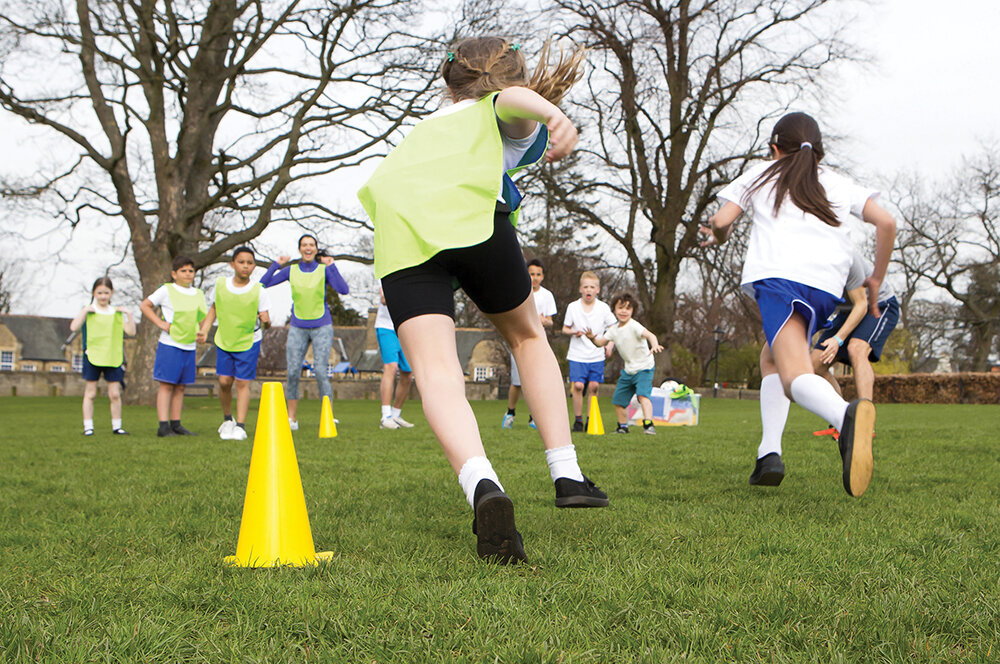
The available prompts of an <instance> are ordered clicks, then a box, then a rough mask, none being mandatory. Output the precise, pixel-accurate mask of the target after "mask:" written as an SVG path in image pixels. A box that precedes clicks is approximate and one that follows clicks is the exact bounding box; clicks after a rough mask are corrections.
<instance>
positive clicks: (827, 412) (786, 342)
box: [771, 312, 847, 424]
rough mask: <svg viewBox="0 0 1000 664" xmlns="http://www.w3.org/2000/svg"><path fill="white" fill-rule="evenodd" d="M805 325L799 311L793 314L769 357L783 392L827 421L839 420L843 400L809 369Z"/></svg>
mask: <svg viewBox="0 0 1000 664" xmlns="http://www.w3.org/2000/svg"><path fill="white" fill-rule="evenodd" d="M806 330H808V324H807V323H806V319H805V318H804V317H803V316H802V314H799V313H797V312H796V313H794V314H792V316H791V317H790V318H789V319H788V322H786V323H785V325H784V327H782V328H781V331H779V332H778V334H777V335H776V336H775V337H774V341H773V342H772V344H771V356H772V357H773V358H774V365H775V367H776V368H777V370H778V375H779V376H780V377H781V385H782V387H783V388H784V391H785V395H786V396H788V397H790V398H791V399H794V400H795V402H796V403H797V404H799V405H800V406H802V407H803V408H805V409H806V410H808V411H809V412H811V413H813V414H815V415H819V416H820V417H822V418H823V419H825V420H826V421H827V422H830V423H833V424H839V423H842V422H843V420H844V413H845V412H846V411H847V402H846V401H844V400H843V399H842V398H841V397H840V395H839V394H837V393H836V391H834V389H833V387H831V386H830V384H829V383H828V382H826V381H825V380H824V379H823V378H821V377H820V376H817V375H816V374H815V373H814V372H813V366H812V362H811V361H810V359H809V340H808V339H807V336H806Z"/></svg>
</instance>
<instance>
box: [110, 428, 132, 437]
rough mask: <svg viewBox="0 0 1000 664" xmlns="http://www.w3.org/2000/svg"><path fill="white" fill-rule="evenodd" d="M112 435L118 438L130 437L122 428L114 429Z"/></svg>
mask: <svg viewBox="0 0 1000 664" xmlns="http://www.w3.org/2000/svg"><path fill="white" fill-rule="evenodd" d="M111 433H113V434H114V435H116V436H128V435H129V432H128V431H125V429H122V428H121V427H118V428H117V429H112V430H111Z"/></svg>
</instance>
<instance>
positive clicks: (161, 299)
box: [148, 284, 198, 350]
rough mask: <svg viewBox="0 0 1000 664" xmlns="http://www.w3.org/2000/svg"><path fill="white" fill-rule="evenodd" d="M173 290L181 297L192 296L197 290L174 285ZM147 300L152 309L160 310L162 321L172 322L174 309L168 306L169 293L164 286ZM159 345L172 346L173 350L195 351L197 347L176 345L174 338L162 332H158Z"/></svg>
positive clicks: (192, 287)
mask: <svg viewBox="0 0 1000 664" xmlns="http://www.w3.org/2000/svg"><path fill="white" fill-rule="evenodd" d="M174 288H176V289H177V290H178V292H180V293H182V294H183V295H194V294H195V293H196V292H197V291H198V289H197V288H195V287H194V286H188V287H187V288H184V287H183V286H178V285H177V284H174ZM148 299H149V301H150V302H152V303H153V306H154V307H159V308H160V315H161V316H162V317H163V320H165V321H167V322H168V323H173V322H174V308H173V307H172V306H170V291H168V290H167V285H166V284H163V285H162V286H160V287H159V288H157V289H156V290H155V291H153V294H152V295H150V296H149V298H148ZM160 343H161V344H163V345H164V346H173V347H174V348H180V349H181V350H195V349H196V348H197V347H198V344H197V343H195V342H192V343H189V344H182V343H178V342H177V341H174V338H173V337H171V336H170V333H169V332H164V331H163V330H160Z"/></svg>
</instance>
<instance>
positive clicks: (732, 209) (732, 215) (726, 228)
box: [698, 201, 743, 247]
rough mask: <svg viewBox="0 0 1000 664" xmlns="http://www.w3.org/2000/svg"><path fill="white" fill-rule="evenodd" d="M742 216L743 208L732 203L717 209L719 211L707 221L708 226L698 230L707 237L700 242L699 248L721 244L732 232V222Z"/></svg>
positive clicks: (729, 202)
mask: <svg viewBox="0 0 1000 664" xmlns="http://www.w3.org/2000/svg"><path fill="white" fill-rule="evenodd" d="M741 214H743V208H741V207H740V206H739V205H737V204H736V203H733V202H732V201H726V204H725V205H723V206H722V207H721V208H719V211H718V212H716V213H715V214H714V215H712V218H711V219H709V220H708V226H702V227H701V228H700V229H698V230H699V231H700V232H701V234H702V235H706V236H707V237H706V238H705V239H704V240H703V241H702V243H701V246H703V247H711V246H712V245H715V244H722V243H723V242H725V241H726V240H728V239H729V234H730V233H732V232H733V222H735V221H736V220H737V219H739V217H740V215H741Z"/></svg>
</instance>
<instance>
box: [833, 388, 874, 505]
mask: <svg viewBox="0 0 1000 664" xmlns="http://www.w3.org/2000/svg"><path fill="white" fill-rule="evenodd" d="M874 432H875V404H873V403H872V402H871V401H870V400H868V399H855V400H854V401H852V402H851V403H850V404H848V406H847V412H846V413H845V414H844V423H843V424H842V425H841V427H840V438H839V439H838V440H837V444H838V445H839V446H840V458H841V459H843V461H844V491H846V492H847V493H848V494H849V495H851V496H854V497H855V498H857V497H858V496H860V495H861V494H863V493H864V492H865V490H867V489H868V485H869V484H870V483H871V481H872V468H873V467H874V466H875V460H874V458H873V457H872V435H873V434H874Z"/></svg>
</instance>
